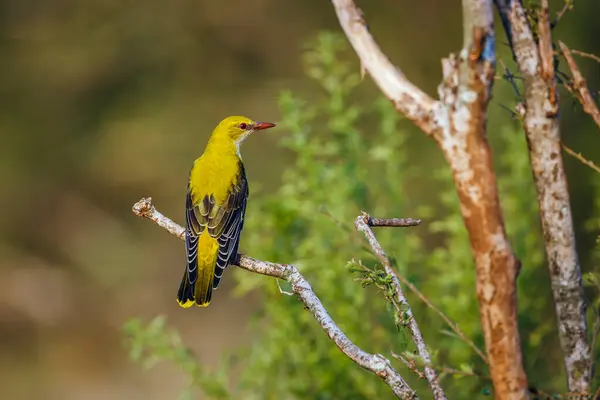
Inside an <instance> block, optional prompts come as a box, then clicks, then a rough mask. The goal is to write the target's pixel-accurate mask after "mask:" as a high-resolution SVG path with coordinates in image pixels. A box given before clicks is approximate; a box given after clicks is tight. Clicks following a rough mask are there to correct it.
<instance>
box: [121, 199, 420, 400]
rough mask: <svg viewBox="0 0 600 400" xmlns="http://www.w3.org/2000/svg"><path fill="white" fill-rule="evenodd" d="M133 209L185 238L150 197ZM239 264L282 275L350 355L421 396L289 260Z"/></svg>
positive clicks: (408, 397)
mask: <svg viewBox="0 0 600 400" xmlns="http://www.w3.org/2000/svg"><path fill="white" fill-rule="evenodd" d="M132 210H133V213H134V214H135V215H137V216H139V217H143V218H147V219H149V220H151V221H153V222H154V223H155V224H157V225H158V226H160V227H161V228H164V229H166V230H167V231H168V232H169V233H170V234H172V235H174V236H176V237H178V238H179V239H184V229H183V227H182V226H180V225H178V224H177V223H175V222H173V221H172V220H171V219H169V218H167V217H165V216H164V215H163V214H161V213H160V212H159V211H158V210H157V209H156V208H155V207H154V205H153V204H152V199H151V198H142V199H141V200H140V201H138V202H137V203H135V204H134V205H133V208H132ZM237 265H238V266H239V267H240V268H243V269H245V270H247V271H250V272H254V273H257V274H261V275H266V276H272V277H274V278H279V279H283V280H285V281H287V282H289V283H290V285H291V286H292V291H293V292H294V293H295V294H296V295H298V297H300V300H302V303H304V305H305V306H306V308H307V309H308V310H309V311H310V312H311V313H312V314H313V316H314V317H315V319H316V320H317V322H318V323H319V325H321V327H322V328H323V330H324V331H325V333H326V334H327V336H329V338H330V339H331V340H332V341H333V342H334V343H335V345H336V346H337V347H338V348H339V349H340V350H341V351H342V353H344V354H345V355H346V356H347V357H348V358H350V359H351V360H352V361H354V362H355V363H356V364H358V365H359V366H361V367H362V368H364V369H366V370H368V371H371V372H373V373H374V374H375V375H377V376H379V377H380V378H381V379H382V380H383V381H384V382H385V383H386V384H387V385H388V386H389V387H390V388H391V389H392V391H393V392H394V394H395V395H396V397H398V398H400V399H405V400H415V399H418V397H417V395H416V393H415V392H414V391H413V390H412V389H411V388H410V387H409V386H408V384H407V383H406V382H405V381H404V379H403V378H402V376H401V375H400V374H399V373H398V372H397V371H396V370H395V369H394V368H393V367H392V365H391V363H390V361H389V360H388V359H387V358H385V357H384V356H382V355H381V354H370V353H367V352H365V351H364V350H362V349H360V348H359V347H358V346H356V345H355V344H354V343H352V341H350V339H348V337H347V336H346V335H345V334H344V332H342V331H341V330H340V328H339V327H338V326H337V325H336V324H335V322H334V321H333V319H331V317H330V316H329V313H328V312H327V310H326V309H325V307H324V306H323V304H322V303H321V300H319V298H318V297H317V295H316V294H315V292H314V291H313V290H312V287H311V286H310V283H308V281H307V280H306V278H304V276H303V275H302V274H301V273H300V272H299V271H298V269H297V268H296V267H295V266H293V265H290V264H275V263H271V262H268V261H261V260H257V259H254V258H251V257H248V256H246V255H243V254H240V256H239V260H238V264H237Z"/></svg>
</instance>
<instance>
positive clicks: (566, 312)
mask: <svg viewBox="0 0 600 400" xmlns="http://www.w3.org/2000/svg"><path fill="white" fill-rule="evenodd" d="M547 8H548V1H547V0H544V1H542V11H541V14H540V21H539V24H540V25H539V27H538V32H540V36H539V48H538V44H536V41H535V40H534V37H533V33H532V29H531V27H530V26H529V22H528V20H527V18H526V16H525V11H524V9H523V6H522V4H521V2H520V1H516V0H513V1H511V12H510V15H509V17H510V24H511V34H512V37H513V44H514V47H513V51H514V54H515V57H516V60H517V63H518V65H519V69H520V70H521V73H522V74H523V79H524V86H525V107H524V118H523V124H524V128H525V133H526V136H527V141H528V144H529V155H530V160H531V167H532V170H533V175H534V180H535V183H536V188H537V193H538V205H539V208H540V214H541V220H542V228H543V230H544V238H545V241H546V254H547V257H548V267H549V270H550V277H551V280H552V290H553V294H554V302H555V306H556V314H557V322H558V330H559V336H560V342H561V347H562V351H563V355H564V361H565V367H566V371H567V383H568V387H569V390H570V391H571V392H578V393H585V392H587V391H588V390H589V384H590V371H589V370H590V365H591V364H590V358H591V357H590V350H589V346H588V340H587V335H586V332H587V322H586V305H585V299H584V297H583V287H582V280H581V270H580V267H579V260H578V256H577V251H576V248H575V233H574V228H573V219H572V217H571V205H570V201H569V191H568V185H567V179H566V174H565V171H564V166H563V159H562V152H561V143H560V126H559V119H558V94H557V90H556V79H555V72H556V71H554V63H553V60H552V61H550V59H549V57H551V56H550V54H549V53H550V51H549V49H551V47H552V43H551V38H550V35H549V34H546V32H547V31H548V32H549V30H550V28H549V24H550V23H549V21H548V10H547ZM549 68H552V70H551V71H550V70H548V69H549ZM540 71H541V72H542V73H539V72H540Z"/></svg>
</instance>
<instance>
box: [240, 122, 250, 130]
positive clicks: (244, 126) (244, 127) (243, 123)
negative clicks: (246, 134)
mask: <svg viewBox="0 0 600 400" xmlns="http://www.w3.org/2000/svg"><path fill="white" fill-rule="evenodd" d="M238 127H239V128H240V129H241V130H244V131H245V130H246V128H247V127H248V125H246V123H245V122H242V123H241V124H239V125H238Z"/></svg>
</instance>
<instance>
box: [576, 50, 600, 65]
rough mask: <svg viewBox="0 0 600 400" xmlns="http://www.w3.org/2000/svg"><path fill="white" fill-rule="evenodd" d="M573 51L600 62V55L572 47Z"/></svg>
mask: <svg viewBox="0 0 600 400" xmlns="http://www.w3.org/2000/svg"><path fill="white" fill-rule="evenodd" d="M571 53H573V54H577V55H578V56H580V57H584V58H589V59H590V60H594V61H596V62H597V63H600V57H598V56H597V55H595V54H590V53H586V52H585V51H581V50H573V49H571Z"/></svg>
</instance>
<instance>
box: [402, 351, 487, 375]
mask: <svg viewBox="0 0 600 400" xmlns="http://www.w3.org/2000/svg"><path fill="white" fill-rule="evenodd" d="M392 357H394V358H396V359H398V360H400V361H402V362H403V363H404V365H406V366H407V367H408V368H409V369H411V366H414V368H415V369H416V370H417V371H418V367H417V365H416V362H414V360H413V359H412V358H411V359H410V361H413V362H412V363H410V361H409V360H406V357H403V356H402V355H400V354H396V353H394V352H392ZM407 364H410V365H411V366H409V365H407ZM429 367H431V368H433V369H435V370H436V371H438V372H439V373H440V374H452V375H462V376H471V377H474V378H479V379H484V380H486V381H491V380H492V378H491V377H490V376H488V375H482V374H478V373H477V372H474V371H463V370H460V369H456V368H450V367H444V366H437V365H429Z"/></svg>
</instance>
